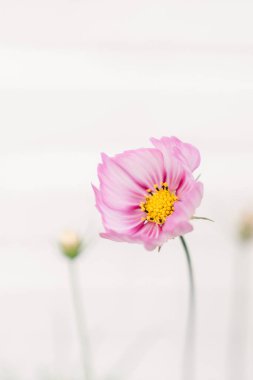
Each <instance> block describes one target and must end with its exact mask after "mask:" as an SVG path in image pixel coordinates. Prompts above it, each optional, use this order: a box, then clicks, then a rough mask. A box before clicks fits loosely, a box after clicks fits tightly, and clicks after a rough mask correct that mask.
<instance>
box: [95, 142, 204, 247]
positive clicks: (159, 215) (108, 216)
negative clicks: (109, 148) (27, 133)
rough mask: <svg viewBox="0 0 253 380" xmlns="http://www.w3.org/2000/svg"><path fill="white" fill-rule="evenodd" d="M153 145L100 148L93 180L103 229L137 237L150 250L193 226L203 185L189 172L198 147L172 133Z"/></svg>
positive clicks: (110, 235) (111, 235) (115, 236)
mask: <svg viewBox="0 0 253 380" xmlns="http://www.w3.org/2000/svg"><path fill="white" fill-rule="evenodd" d="M151 142H152V144H153V145H154V147H153V148H141V149H136V150H128V151H125V152H123V153H121V154H117V155H116V156H114V157H108V156H107V155H106V154H104V153H103V154H102V163H101V164H99V165H98V177H99V181H100V186H99V189H98V188H96V187H95V186H93V189H94V192H95V196H96V206H97V208H98V210H99V212H100V214H101V217H102V222H103V225H104V228H105V232H103V233H101V234H100V235H101V236H102V237H104V238H107V239H111V240H114V241H121V242H128V243H140V244H143V245H144V246H145V248H146V249H148V250H153V249H155V248H156V247H161V246H162V245H163V244H164V243H165V242H166V241H167V240H169V239H172V238H175V237H177V236H182V235H184V234H186V233H188V232H190V231H192V230H193V227H192V225H191V223H190V220H191V218H192V217H193V216H194V212H195V210H196V208H197V207H198V206H199V205H200V202H201V199H202V195H203V185H202V183H201V182H199V181H197V180H196V179H194V177H193V171H194V170H195V169H196V168H197V167H198V166H199V163H200V154H199V152H198V150H197V149H196V148H195V147H194V146H192V145H190V144H186V143H183V142H182V141H180V140H179V139H177V138H175V137H170V138H168V137H163V138H161V139H160V140H158V139H154V138H152V139H151Z"/></svg>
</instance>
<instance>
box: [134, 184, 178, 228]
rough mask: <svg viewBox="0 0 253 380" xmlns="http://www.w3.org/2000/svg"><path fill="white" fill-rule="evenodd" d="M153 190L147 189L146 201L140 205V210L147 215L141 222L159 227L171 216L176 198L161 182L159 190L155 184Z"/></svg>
mask: <svg viewBox="0 0 253 380" xmlns="http://www.w3.org/2000/svg"><path fill="white" fill-rule="evenodd" d="M154 189H155V190H154V191H153V190H151V189H147V190H146V191H147V193H148V195H146V196H145V199H146V200H145V202H141V203H140V208H141V210H142V211H144V212H145V213H146V214H147V216H146V217H144V218H142V220H143V221H147V222H152V223H156V224H160V225H161V224H163V223H165V221H166V219H167V217H168V216H170V215H171V214H173V212H174V203H175V202H176V201H177V200H178V198H177V196H176V195H175V194H174V193H173V192H171V191H170V190H169V187H168V185H167V183H166V182H162V183H161V187H160V188H159V186H158V185H157V184H155V185H154Z"/></svg>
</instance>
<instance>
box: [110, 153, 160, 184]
mask: <svg viewBox="0 0 253 380" xmlns="http://www.w3.org/2000/svg"><path fill="white" fill-rule="evenodd" d="M115 161H116V162H117V164H118V165H119V166H120V167H121V168H122V169H124V170H125V171H126V172H128V173H129V175H130V176H131V178H132V179H133V181H135V182H137V183H138V184H139V185H140V186H141V187H142V188H143V189H144V190H146V189H148V188H153V186H154V184H160V182H164V181H165V177H166V173H165V169H164V160H163V155H162V153H161V152H160V151H159V150H157V149H154V148H145V149H136V150H128V151H126V152H124V153H123V154H119V155H117V156H115Z"/></svg>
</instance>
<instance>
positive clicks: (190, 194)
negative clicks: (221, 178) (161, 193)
mask: <svg viewBox="0 0 253 380" xmlns="http://www.w3.org/2000/svg"><path fill="white" fill-rule="evenodd" d="M177 196H178V198H179V200H180V202H181V203H182V204H183V205H184V207H185V208H186V209H187V211H188V217H189V218H191V217H192V216H193V214H194V212H195V210H196V208H198V207H199V205H200V203H201V200H202V197H203V184H202V183H201V182H198V181H195V180H191V179H190V178H189V176H187V177H186V180H185V182H184V183H183V185H182V186H181V187H180V188H179V189H178V191H177Z"/></svg>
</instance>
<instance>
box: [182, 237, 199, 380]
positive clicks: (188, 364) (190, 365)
mask: <svg viewBox="0 0 253 380" xmlns="http://www.w3.org/2000/svg"><path fill="white" fill-rule="evenodd" d="M180 240H181V243H182V245H183V248H184V252H185V257H186V261H187V270H188V277H189V304H188V317H187V325H186V335H185V347H184V353H183V368H182V379H183V380H194V378H195V318H196V315H195V282H194V275H193V268H192V261H191V257H190V252H189V249H188V246H187V244H186V241H185V239H184V237H183V236H180Z"/></svg>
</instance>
